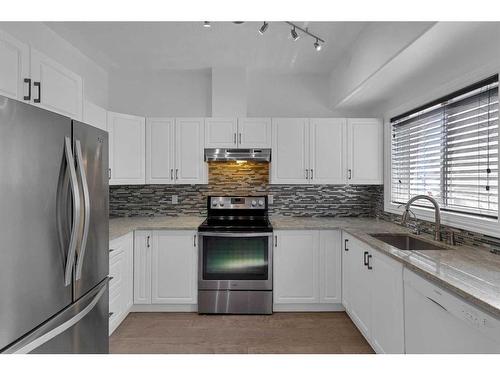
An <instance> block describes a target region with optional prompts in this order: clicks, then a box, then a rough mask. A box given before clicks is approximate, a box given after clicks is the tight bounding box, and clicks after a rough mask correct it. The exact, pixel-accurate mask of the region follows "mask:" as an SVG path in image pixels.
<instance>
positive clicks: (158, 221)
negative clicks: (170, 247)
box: [109, 216, 205, 241]
mask: <svg viewBox="0 0 500 375" xmlns="http://www.w3.org/2000/svg"><path fill="white" fill-rule="evenodd" d="M203 220H205V218H204V217H200V216H161V217H118V218H111V219H109V240H110V241H112V240H114V239H115V238H118V237H121V236H123V235H125V234H127V233H129V232H131V231H134V230H140V229H144V230H149V229H170V230H176V229H179V230H182V229H187V230H196V229H198V226H199V225H200V224H201V223H202V222H203Z"/></svg>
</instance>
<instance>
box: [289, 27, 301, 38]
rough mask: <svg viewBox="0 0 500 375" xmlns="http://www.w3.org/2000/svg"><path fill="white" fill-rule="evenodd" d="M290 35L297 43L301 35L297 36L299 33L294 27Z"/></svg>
mask: <svg viewBox="0 0 500 375" xmlns="http://www.w3.org/2000/svg"><path fill="white" fill-rule="evenodd" d="M290 34H291V35H292V39H293V40H294V41H295V40H297V39H299V34H297V32H296V31H295V26H294V27H293V29H292V30H290Z"/></svg>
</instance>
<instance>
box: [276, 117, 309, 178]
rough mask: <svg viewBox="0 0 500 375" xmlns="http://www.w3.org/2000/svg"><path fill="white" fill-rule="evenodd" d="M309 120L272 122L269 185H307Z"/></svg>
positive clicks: (277, 120) (290, 119) (289, 119)
mask: <svg viewBox="0 0 500 375" xmlns="http://www.w3.org/2000/svg"><path fill="white" fill-rule="evenodd" d="M308 122H309V120H307V119H293V118H281V119H279V118H278V119H273V120H272V134H273V135H272V143H273V154H272V156H271V158H272V161H271V183H273V184H307V183H309V178H308V177H309V125H308Z"/></svg>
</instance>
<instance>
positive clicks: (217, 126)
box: [205, 118, 238, 148]
mask: <svg viewBox="0 0 500 375" xmlns="http://www.w3.org/2000/svg"><path fill="white" fill-rule="evenodd" d="M237 133H238V121H237V119H236V118H207V119H206V120H205V147H206V148H225V147H228V148H236V147H237V146H238V139H237Z"/></svg>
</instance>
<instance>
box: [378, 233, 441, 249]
mask: <svg viewBox="0 0 500 375" xmlns="http://www.w3.org/2000/svg"><path fill="white" fill-rule="evenodd" d="M370 236H372V237H373V238H376V239H377V240H380V241H382V242H385V243H386V244H389V245H391V246H394V247H397V248H398V249H400V250H448V248H447V247H445V246H440V245H436V244H434V243H433V242H430V241H426V240H422V239H420V238H417V237H414V236H411V235H408V234H404V233H374V234H370Z"/></svg>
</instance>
